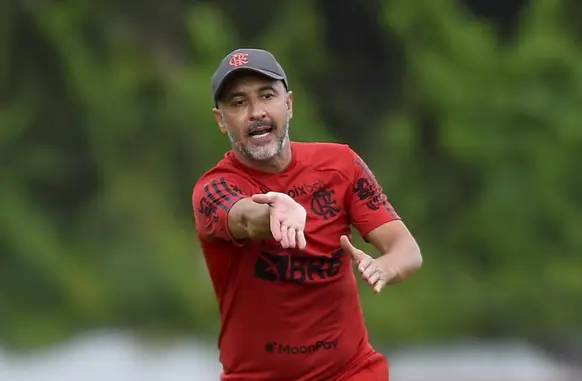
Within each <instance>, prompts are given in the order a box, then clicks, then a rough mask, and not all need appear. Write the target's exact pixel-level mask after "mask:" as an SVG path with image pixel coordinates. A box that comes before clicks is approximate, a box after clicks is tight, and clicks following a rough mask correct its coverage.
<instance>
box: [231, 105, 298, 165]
mask: <svg viewBox="0 0 582 381" xmlns="http://www.w3.org/2000/svg"><path fill="white" fill-rule="evenodd" d="M289 119H290V118H289V115H287V116H286V118H285V123H284V124H283V126H282V128H283V134H281V136H278V137H277V139H275V140H274V141H272V142H269V143H267V144H263V145H256V144H252V143H249V142H247V143H246V144H245V142H243V141H242V140H241V139H238V138H237V137H236V136H234V134H233V133H232V132H230V131H228V133H227V135H228V138H229V140H230V143H231V145H232V148H233V149H235V150H237V151H238V152H240V153H241V154H242V155H243V156H245V157H247V158H249V159H251V160H255V161H266V160H270V159H272V158H274V157H276V156H279V155H280V154H281V151H283V147H284V146H285V145H286V144H287V143H288V142H289ZM273 127H274V128H273V131H275V133H276V132H277V128H276V126H275V125H273Z"/></svg>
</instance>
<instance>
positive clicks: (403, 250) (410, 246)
mask: <svg viewBox="0 0 582 381" xmlns="http://www.w3.org/2000/svg"><path fill="white" fill-rule="evenodd" d="M365 238H366V240H367V241H368V242H370V243H371V244H372V245H374V247H375V248H376V249H377V250H378V251H379V252H380V253H382V255H381V256H380V257H378V258H377V259H376V260H377V261H379V262H381V263H383V265H384V266H385V267H386V268H388V269H390V271H391V272H392V273H393V274H394V277H393V278H391V280H390V281H389V282H388V284H394V283H399V282H401V281H403V280H404V279H406V278H408V277H409V276H410V275H412V274H414V273H415V272H416V271H417V270H418V269H420V267H421V266H422V255H421V252H420V248H419V246H418V244H417V242H416V240H415V239H414V237H413V236H412V234H410V231H409V230H408V228H407V227H406V225H404V223H403V222H402V221H400V220H395V221H391V222H387V223H385V224H383V225H381V226H379V227H377V228H376V229H374V230H372V231H371V232H370V233H369V234H368V235H367V236H366V237H365Z"/></svg>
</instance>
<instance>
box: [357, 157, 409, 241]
mask: <svg viewBox="0 0 582 381" xmlns="http://www.w3.org/2000/svg"><path fill="white" fill-rule="evenodd" d="M350 153H351V156H352V157H351V159H352V160H351V166H352V170H353V172H351V173H353V181H352V189H351V193H350V201H349V212H350V220H351V223H352V225H353V226H354V227H355V228H356V229H357V230H358V232H359V233H360V235H361V236H362V237H365V236H366V235H367V234H368V233H370V232H371V231H372V230H374V229H376V228H377V227H379V226H381V225H383V224H385V223H387V222H390V221H394V220H399V219H400V217H399V216H398V214H397V213H396V211H395V210H394V208H393V207H392V205H391V203H390V201H389V200H388V197H387V196H386V194H384V191H383V190H382V187H381V186H380V184H379V183H378V181H377V180H376V177H375V176H374V174H373V173H372V171H371V170H370V168H369V167H368V165H367V164H366V163H365V162H364V160H362V158H361V157H360V156H358V154H357V153H355V152H354V151H353V150H351V149H350Z"/></svg>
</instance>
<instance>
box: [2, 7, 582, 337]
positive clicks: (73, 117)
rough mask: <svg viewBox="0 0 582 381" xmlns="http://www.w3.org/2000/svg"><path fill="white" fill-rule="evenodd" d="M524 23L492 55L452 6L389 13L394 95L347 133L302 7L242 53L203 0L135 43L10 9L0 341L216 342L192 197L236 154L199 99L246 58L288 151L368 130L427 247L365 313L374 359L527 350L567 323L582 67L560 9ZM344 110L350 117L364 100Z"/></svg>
mask: <svg viewBox="0 0 582 381" xmlns="http://www.w3.org/2000/svg"><path fill="white" fill-rule="evenodd" d="M233 4H234V3H233ZM533 4H534V5H533V6H532V7H531V8H529V9H528V10H527V12H524V13H523V14H522V19H521V24H520V29H519V33H518V35H517V37H516V38H515V39H514V40H513V41H512V42H511V43H508V44H502V43H501V42H500V41H499V38H498V37H497V35H496V34H495V32H494V30H493V28H491V27H490V24H489V23H487V22H485V21H482V20H478V19H475V18H474V17H473V16H472V15H471V14H470V13H469V12H468V11H467V10H466V9H464V8H462V7H461V6H460V5H459V4H457V3H454V2H453V1H441V2H438V4H437V2H434V1H428V0H424V1H416V2H402V1H387V2H384V4H383V5H382V8H381V9H379V11H380V13H379V17H380V20H381V23H382V27H383V28H384V33H387V34H388V33H391V34H393V35H395V36H396V38H397V40H398V42H399V43H400V44H401V45H402V47H403V49H404V50H403V51H404V57H403V58H404V62H405V63H406V65H405V67H406V70H405V72H404V73H403V75H404V84H405V89H406V91H405V93H404V95H403V96H402V99H401V100H399V102H400V107H399V108H398V109H397V110H398V111H397V112H390V113H388V112H385V111H383V110H379V114H380V117H379V118H378V120H377V122H376V123H375V125H374V126H359V127H360V128H358V129H354V128H351V126H348V125H329V124H326V121H325V120H324V119H323V117H322V116H321V115H320V114H319V112H318V110H319V109H320V107H322V106H323V105H324V103H325V102H326V99H325V98H324V99H321V98H319V97H315V96H314V95H313V94H315V93H316V91H317V92H319V93H321V92H322V91H323V92H325V89H322V88H317V86H318V84H317V83H315V84H314V83H311V82H310V81H309V78H313V77H314V76H316V75H318V74H319V73H322V68H325V67H328V66H331V65H332V64H333V60H334V56H333V51H332V48H331V47H330V46H328V45H327V43H326V41H327V40H326V39H325V37H326V36H325V30H324V28H323V27H322V26H321V25H320V24H319V23H318V19H319V17H320V15H319V13H318V12H320V10H318V9H317V8H316V6H315V5H314V3H312V2H309V1H294V2H291V1H282V2H281V8H280V9H281V11H280V12H276V13H275V14H274V15H273V16H272V17H274V19H273V20H270V21H271V22H270V23H268V24H267V25H266V26H264V30H260V31H255V33H254V35H253V34H252V33H242V32H241V31H239V30H238V29H237V28H239V27H238V26H236V25H235V24H234V23H232V22H231V17H232V16H228V15H227V12H226V11H223V10H221V8H220V7H218V6H217V5H214V4H209V3H204V2H194V3H189V4H186V3H184V2H179V1H171V2H168V5H167V7H168V8H167V9H168V11H167V14H164V15H162V16H159V20H162V21H164V22H162V21H159V23H160V25H157V27H158V29H155V28H152V27H153V26H156V25H153V26H152V25H146V26H144V25H142V24H143V23H147V20H149V19H148V15H149V16H151V15H152V14H155V7H154V6H153V5H147V4H146V5H144V10H143V14H138V15H133V14H131V12H128V11H127V8H125V7H129V6H130V3H129V2H120V3H117V5H114V4H113V3H109V2H102V3H99V2H90V1H87V0H75V1H73V0H63V1H60V2H39V3H35V2H23V3H19V4H16V3H14V4H13V5H12V6H11V8H8V9H7V10H6V12H1V13H2V14H3V15H4V16H3V18H4V20H5V21H6V20H9V21H10V22H6V23H4V22H1V23H0V24H1V25H3V28H4V31H3V32H2V33H3V34H5V35H6V36H7V37H8V38H7V39H5V41H7V42H6V43H5V46H4V45H3V46H2V47H1V50H0V51H1V53H0V57H2V59H1V62H5V63H7V64H6V65H0V68H1V69H0V86H1V87H0V89H1V91H2V93H1V94H2V95H3V98H5V99H6V100H7V102H4V105H3V106H2V107H1V108H0V126H1V127H0V150H1V151H0V152H1V157H2V162H3V166H2V167H1V168H0V171H1V172H0V173H1V176H2V181H1V182H0V208H1V210H2V212H3V218H2V219H1V220H0V248H1V253H2V255H1V256H0V339H1V340H2V341H3V342H4V343H7V344H9V345H13V346H17V347H29V346H37V345H43V344H48V343H52V342H54V341H56V340H59V339H61V338H62V337H64V336H66V335H70V334H73V333H74V332H76V331H78V330H80V329H88V328H93V327H99V326H123V327H129V328H132V329H135V330H138V331H142V332H145V333H148V334H152V333H159V332H163V333H164V334H178V333H191V332H195V333H196V334H208V335H213V334H214V333H215V332H216V329H217V313H216V302H215V300H214V295H213V293H212V290H211V288H210V283H209V280H208V277H207V274H206V270H205V268H204V266H203V262H202V260H201V255H200V252H199V246H198V243H197V242H196V240H195V235H194V230H193V223H192V215H191V206H190V196H191V189H192V186H193V184H194V182H195V181H196V179H197V178H198V176H199V175H201V174H202V173H203V172H204V171H205V170H206V169H207V168H208V167H210V166H211V165H212V164H213V163H215V162H216V161H217V160H219V159H220V157H221V156H222V155H223V153H224V151H226V150H227V149H228V148H229V147H228V140H227V139H225V138H224V137H223V136H222V135H221V134H220V133H219V132H218V129H217V128H216V127H215V125H214V122H213V119H212V115H211V112H210V109H211V107H212V103H211V97H210V83H209V82H210V76H211V75H212V72H213V70H214V68H215V65H216V63H217V62H218V61H219V60H220V59H221V58H222V57H223V55H224V54H225V53H226V52H227V51H229V50H231V49H232V48H234V47H236V46H239V45H261V46H264V47H266V48H268V49H270V50H272V51H273V52H274V53H275V55H277V56H278V57H279V58H280V60H281V61H282V63H283V66H284V67H285V68H286V69H287V71H288V75H289V76H290V78H291V83H292V87H293V91H294V93H295V102H296V105H295V109H296V112H295V118H294V123H293V132H292V133H293V137H294V138H295V139H297V140H308V141H313V140H345V141H348V142H349V141H350V140H351V138H350V136H351V137H353V139H354V141H356V140H357V141H360V139H359V137H360V136H361V133H362V131H363V130H364V129H365V130H366V132H367V133H368V134H369V138H368V139H367V140H366V141H365V145H362V144H358V146H357V149H358V151H359V152H360V153H361V154H362V156H364V157H365V158H366V159H367V160H368V162H369V164H370V166H371V167H372V169H373V170H374V172H375V173H376V175H377V177H378V178H379V179H380V180H381V182H382V183H383V184H384V187H385V189H386V191H387V193H388V195H389V197H390V198H391V199H392V201H393V202H394V204H395V206H396V207H397V209H398V211H399V212H400V214H401V215H402V216H403V217H404V220H405V222H406V223H407V225H408V226H409V227H410V228H411V230H412V231H413V233H414V234H415V235H416V236H417V238H418V240H419V242H420V244H421V247H422V249H423V252H424V257H425V266H424V268H423V270H422V271H421V272H420V273H419V274H418V275H416V276H415V277H414V278H413V279H412V280H410V281H409V282H407V283H405V284H402V285H399V286H395V287H393V288H391V289H388V290H387V291H386V292H385V293H383V295H380V296H374V295H372V293H371V291H369V290H367V289H366V288H364V287H363V288H362V298H363V304H364V309H365V311H366V317H367V321H368V323H369V327H370V330H371V331H372V333H373V335H372V336H373V337H374V340H375V341H378V342H389V343H392V344H394V345H396V344H401V343H405V342H408V341H413V340H424V339H432V338H450V337H453V336H457V335H482V336H491V335H495V336H498V335H516V334H517V335H523V336H525V337H529V338H536V337H537V336H538V335H539V334H543V333H548V332H552V331H555V330H560V329H566V328H568V327H574V326H575V325H576V324H579V322H580V321H581V319H582V305H581V304H580V303H575V302H573V301H576V300H580V298H581V297H582V256H581V255H580V253H581V252H582V235H581V234H579V233H578V230H577V229H578V227H579V226H581V225H582V221H581V216H582V213H580V212H581V210H582V198H581V197H580V194H582V174H580V172H579V169H578V168H577V164H576V163H580V162H581V161H582V127H580V125H579V119H580V118H579V116H580V114H579V111H578V107H577V106H578V105H580V104H582V65H581V62H582V57H581V54H582V53H581V49H580V46H579V42H578V41H577V40H576V39H575V37H574V35H573V34H568V33H567V31H566V30H565V27H564V26H563V23H562V22H561V20H565V19H566V16H567V15H565V14H564V13H563V12H562V9H564V8H563V7H561V6H560V2H558V1H556V2H552V1H549V0H538V1H536V2H534V3H533ZM561 12H562V13H561ZM8 14H9V15H10V16H6V15H8ZM156 20H158V19H156ZM298 20H300V21H301V22H298ZM247 32H248V31H247ZM354 33H357V30H355V31H354ZM243 35H244V38H243V37H242V36H243ZM300 53H301V54H300ZM306 56H307V57H309V59H303V58H302V59H298V58H297V57H306ZM338 80H340V81H341V80H342V79H341V78H339V79H338ZM344 91H345V99H346V100H345V101H344V102H345V107H350V105H351V104H355V105H357V104H358V102H364V100H363V98H362V99H360V98H356V96H355V95H354V94H350V88H349V87H346V88H345V90H344ZM372 96H374V97H381V96H382V94H373V95H372ZM362 97H363V95H362ZM339 136H342V137H343V138H342V139H340V138H339ZM360 243H361V244H362V245H363V246H364V247H366V248H368V249H369V247H367V246H366V245H364V244H363V243H362V242H360Z"/></svg>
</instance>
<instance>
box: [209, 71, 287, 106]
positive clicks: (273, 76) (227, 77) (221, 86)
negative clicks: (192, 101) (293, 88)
mask: <svg viewBox="0 0 582 381" xmlns="http://www.w3.org/2000/svg"><path fill="white" fill-rule="evenodd" d="M242 71H248V72H251V73H257V74H261V75H264V76H265V77H268V78H271V79H275V80H278V81H282V80H284V79H285V77H283V76H282V75H279V74H277V73H273V72H272V71H268V70H263V69H257V68H254V67H248V66H243V67H237V68H234V69H232V70H231V71H229V72H228V73H227V74H226V75H225V76H224V78H222V81H220V84H219V85H218V87H217V88H216V92H215V93H214V102H216V101H218V98H219V95H220V93H222V90H224V86H225V85H226V84H227V83H228V81H229V80H230V79H231V78H232V76H233V75H234V74H237V73H240V72H242Z"/></svg>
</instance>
